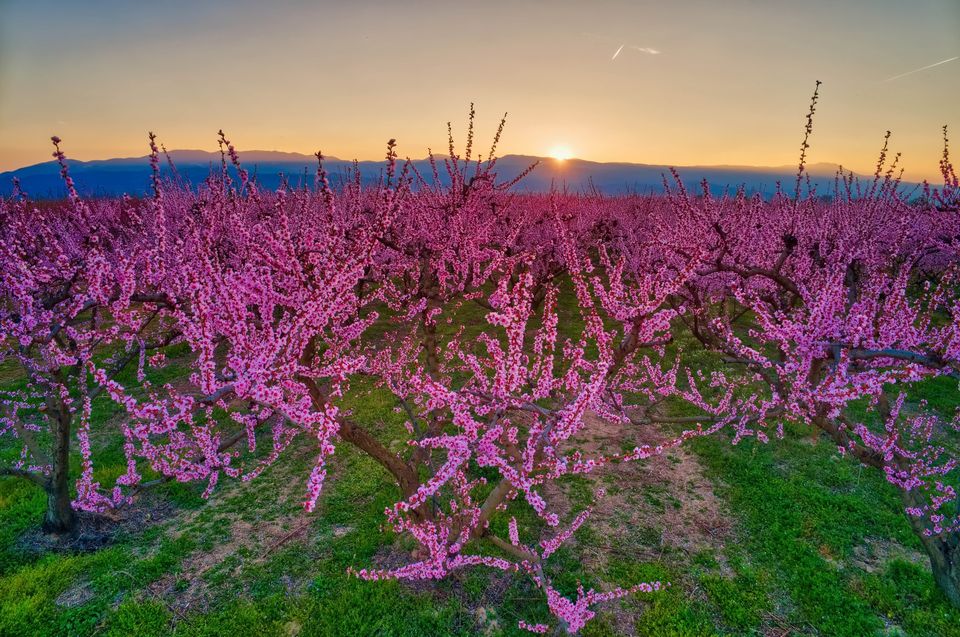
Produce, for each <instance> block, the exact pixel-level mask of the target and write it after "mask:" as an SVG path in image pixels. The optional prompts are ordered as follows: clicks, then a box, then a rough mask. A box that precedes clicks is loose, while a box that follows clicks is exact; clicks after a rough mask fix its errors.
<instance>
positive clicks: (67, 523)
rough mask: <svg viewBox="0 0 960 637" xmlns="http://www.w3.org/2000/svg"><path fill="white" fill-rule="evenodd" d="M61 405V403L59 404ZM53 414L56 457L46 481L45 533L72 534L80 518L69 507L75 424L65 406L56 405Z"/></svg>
mask: <svg viewBox="0 0 960 637" xmlns="http://www.w3.org/2000/svg"><path fill="white" fill-rule="evenodd" d="M58 402H59V401H58ZM56 407H57V408H56V409H55V410H51V411H52V412H53V414H52V415H51V423H50V424H51V427H52V429H53V431H52V433H53V448H52V451H53V453H52V454H51V464H52V467H51V470H50V475H49V476H48V478H47V484H46V486H45V490H46V492H47V512H46V514H45V515H44V517H43V530H44V531H47V532H48V533H57V534H66V533H72V532H73V531H75V530H76V528H77V514H76V513H75V512H74V510H73V507H72V506H71V505H70V423H71V420H72V417H71V414H70V411H69V409H67V407H66V405H63V404H59V405H56Z"/></svg>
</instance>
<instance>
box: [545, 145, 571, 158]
mask: <svg viewBox="0 0 960 637" xmlns="http://www.w3.org/2000/svg"><path fill="white" fill-rule="evenodd" d="M550 156H551V157H553V158H554V159H557V160H559V161H564V160H565V159H571V158H572V157H573V151H572V150H570V147H569V146H554V147H553V148H551V149H550Z"/></svg>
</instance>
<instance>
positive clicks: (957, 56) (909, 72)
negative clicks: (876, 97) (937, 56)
mask: <svg viewBox="0 0 960 637" xmlns="http://www.w3.org/2000/svg"><path fill="white" fill-rule="evenodd" d="M954 60H960V55H955V56H954V57H952V58H948V59H946V60H940V61H939V62H934V63H933V64H928V65H926V66H922V67H920V68H919V69H913V70H912V71H907V72H906V73H901V74H900V75H894V76H893V77H888V78H887V79H885V80H883V81H884V82H892V81H894V80H899V79H900V78H901V77H906V76H908V75H913V74H914V73H919V72H920V71H926V70H927V69H932V68H933V67H935V66H940V65H941V64H946V63H947V62H953V61H954Z"/></svg>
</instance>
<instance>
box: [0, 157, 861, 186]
mask: <svg viewBox="0 0 960 637" xmlns="http://www.w3.org/2000/svg"><path fill="white" fill-rule="evenodd" d="M168 154H169V156H170V158H171V159H172V161H173V163H174V165H175V166H176V168H177V172H178V173H179V175H180V176H181V177H183V178H184V179H186V180H187V181H188V182H189V183H192V184H197V183H201V182H202V181H203V179H204V178H206V177H207V175H209V172H210V169H211V166H217V165H219V163H220V158H221V155H220V153H219V152H218V151H205V150H199V149H177V150H171V151H169V153H168ZM445 158H446V156H444V155H436V156H435V159H437V160H438V161H439V162H441V164H442V160H443V159H445ZM240 160H241V163H242V164H243V165H244V167H246V168H247V169H248V170H249V171H250V172H251V173H253V174H256V177H257V180H258V182H259V183H260V184H261V185H262V186H263V187H266V188H276V187H278V186H279V184H280V179H281V178H280V175H281V174H282V175H285V176H286V177H287V179H288V180H289V181H290V183H291V184H292V185H298V183H296V182H297V181H298V180H299V184H303V183H308V184H309V183H312V174H313V171H314V170H315V168H316V165H317V160H316V157H314V156H313V155H306V154H302V153H295V152H285V151H275V150H250V151H243V152H241V153H240ZM410 161H411V162H412V163H413V164H414V166H415V167H416V168H417V170H418V171H420V173H421V174H423V175H426V176H429V175H431V174H432V172H431V169H430V166H429V161H428V158H422V159H411V160H410ZM534 162H539V166H538V167H537V169H536V170H534V171H533V172H532V173H530V174H529V175H528V176H527V177H525V178H524V179H523V180H522V181H521V182H520V184H518V186H517V188H518V190H521V191H534V192H544V191H549V190H550V189H551V188H555V187H558V186H562V187H566V188H568V189H572V190H574V191H578V190H579V191H600V192H602V193H604V194H623V193H629V192H640V193H658V192H663V190H664V186H663V181H664V178H665V177H666V179H667V181H668V182H672V181H673V179H672V176H671V175H670V170H671V168H674V169H675V170H676V171H677V172H678V173H679V174H680V176H681V179H682V181H683V183H684V185H685V186H687V187H689V188H697V187H699V184H700V182H701V181H702V180H703V179H706V180H707V182H708V183H709V184H710V188H711V191H712V192H715V193H722V192H725V191H729V190H730V189H732V188H735V187H737V186H740V185H743V186H744V187H745V189H746V191H747V192H748V193H750V194H752V193H755V192H759V193H762V194H765V195H772V194H773V192H774V191H775V189H776V187H777V184H778V182H779V183H780V184H783V185H784V188H785V189H787V190H791V189H792V184H793V183H794V182H795V180H796V173H797V167H796V166H789V165H786V166H749V165H748V166H744V165H693V166H679V165H677V166H671V165H669V164H642V163H634V162H598V161H592V160H588V159H579V158H571V159H565V160H558V159H554V158H551V157H538V156H535V155H519V154H508V155H503V156H501V157H498V158H497V167H496V172H497V174H498V178H499V179H500V180H502V181H509V180H512V179H513V178H515V177H516V176H518V175H519V174H521V173H522V172H523V171H524V170H525V169H526V168H528V167H529V166H530V164H532V163H534ZM68 165H69V167H70V172H71V176H72V177H73V179H74V181H75V182H76V184H77V188H78V190H79V191H80V192H81V194H84V195H95V196H115V195H119V194H123V193H127V194H132V195H138V194H142V193H144V192H146V191H147V190H149V181H150V164H149V156H147V155H144V156H140V157H114V158H109V159H94V160H86V161H83V160H68ZM324 165H325V166H326V168H327V171H328V172H329V173H330V175H331V176H332V178H333V179H334V180H335V181H336V180H337V179H340V180H342V179H343V178H345V176H346V173H347V172H348V171H349V170H350V169H351V167H352V166H353V165H354V162H353V161H348V160H344V159H340V158H337V157H325V158H324ZM356 165H357V166H358V169H359V172H360V177H361V180H362V181H364V182H372V181H376V180H377V179H378V178H379V176H380V174H381V173H382V170H383V168H384V166H385V162H384V161H383V160H379V161H378V160H360V161H358V162H357V163H356ZM838 169H839V165H838V164H833V163H830V162H819V163H815V164H810V165H808V166H807V167H806V170H807V172H808V174H809V175H810V181H811V185H812V186H814V187H815V188H816V189H817V191H818V192H820V193H825V194H829V193H830V192H832V189H833V185H834V177H835V175H836V172H837V170H838ZM231 170H232V168H231ZM161 171H162V172H163V173H164V174H165V175H169V174H170V171H169V168H168V166H167V162H166V161H165V160H164V159H163V158H161ZM442 172H443V167H442V166H441V173H442ZM845 172H847V173H848V174H849V172H850V171H845ZM854 174H855V173H854ZM855 175H856V174H855ZM857 176H859V177H862V176H861V175H857ZM13 178H18V179H19V180H20V183H21V186H22V187H23V189H24V190H25V191H26V192H27V193H30V194H32V195H34V196H39V197H42V198H57V197H62V196H63V195H64V194H65V191H64V188H63V183H62V179H61V177H60V173H59V166H58V165H57V163H56V162H55V161H48V162H41V163H39V164H33V165H30V166H24V167H22V168H18V169H16V170H11V171H6V172H3V173H0V194H4V195H9V193H10V192H12V180H13ZM447 181H448V180H447V179H446V178H445V177H444V175H443V174H441V183H446V182H447Z"/></svg>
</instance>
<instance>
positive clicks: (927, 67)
mask: <svg viewBox="0 0 960 637" xmlns="http://www.w3.org/2000/svg"><path fill="white" fill-rule="evenodd" d="M617 53H619V51H617ZM614 57H616V56H614ZM954 60H960V55H956V56H954V57H952V58H950V59H948V60H940V61H939V62H934V63H933V64H928V65H927V66H924V67H922V68H919V69H914V70H912V71H907V72H906V73H901V74H900V75H894V76H893V77H888V78H887V79H885V80H883V81H884V82H892V81H893V80H899V79H900V78H901V77H906V76H908V75H913V74H914V73H919V72H920V71H926V70H927V69H932V68H933V67H935V66H940V65H941V64H946V63H947V62H953V61H954Z"/></svg>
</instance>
